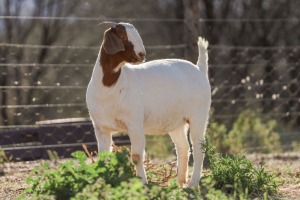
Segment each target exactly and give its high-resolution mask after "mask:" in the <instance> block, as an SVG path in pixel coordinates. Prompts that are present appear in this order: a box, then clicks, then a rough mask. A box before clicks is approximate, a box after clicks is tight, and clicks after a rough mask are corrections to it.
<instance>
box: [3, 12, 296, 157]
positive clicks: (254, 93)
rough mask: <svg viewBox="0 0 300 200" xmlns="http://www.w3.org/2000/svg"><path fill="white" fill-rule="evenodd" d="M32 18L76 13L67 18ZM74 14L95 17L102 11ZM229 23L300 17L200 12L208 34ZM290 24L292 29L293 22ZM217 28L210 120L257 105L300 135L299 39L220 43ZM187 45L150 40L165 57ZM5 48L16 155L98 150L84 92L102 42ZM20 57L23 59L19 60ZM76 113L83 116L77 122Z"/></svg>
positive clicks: (8, 117)
mask: <svg viewBox="0 0 300 200" xmlns="http://www.w3.org/2000/svg"><path fill="white" fill-rule="evenodd" d="M27 18H28V19H33V20H60V21H61V20H70V19H68V18H63V17H57V18H56V17H54V18H49V19H48V18H46V17H27ZM27 18H26V17H25V19H27ZM1 19H2V20H20V19H22V20H24V18H22V17H17V16H0V20H1ZM72 20H79V21H80V20H81V21H90V22H95V21H99V18H78V19H74V18H72ZM127 21H133V22H135V21H136V22H137V23H138V22H141V21H142V22H143V23H153V22H155V23H157V22H160V23H162V22H163V23H165V25H166V26H168V24H169V23H180V24H181V25H183V26H184V24H185V21H184V20H181V19H152V20H151V19H142V20H140V21H139V20H138V19H127ZM228 22H233V23H235V24H236V23H237V24H239V26H242V25H244V24H246V25H247V24H249V23H250V24H253V23H254V24H256V23H268V24H271V25H270V26H272V25H274V24H277V25H276V27H278V23H287V24H288V23H290V24H291V23H292V24H293V26H299V19H297V18H291V19H286V18H285V19H281V18H279V19H200V20H199V22H198V23H200V24H201V27H202V28H203V29H204V30H203V31H202V32H203V35H207V33H208V32H210V31H213V32H216V30H217V29H219V28H220V24H223V26H222V30H223V29H225V28H226V26H227V23H228ZM207 23H209V24H207ZM249 26H250V25H249ZM274 26H275V25H274ZM279 26H280V24H279ZM229 27H230V26H229ZM283 28H284V27H283ZM212 29H213V30H212ZM178 31H179V32H180V30H178ZM230 31H232V30H227V31H226V34H227V35H230ZM286 31H287V32H289V29H287V30H286ZM141 32H144V30H141ZM215 35H216V33H214V34H212V36H207V38H208V40H209V41H210V43H211V45H210V46H209V77H210V82H211V85H212V100H213V101H212V114H211V119H210V120H211V121H218V122H222V123H224V124H227V125H228V126H231V125H232V123H233V122H234V121H235V120H236V119H237V118H238V116H239V115H240V113H242V112H243V111H244V110H247V109H250V110H253V111H255V112H257V113H260V114H262V115H264V116H267V117H268V118H270V119H274V120H277V121H278V123H280V124H281V126H282V127H283V128H282V132H286V134H283V135H282V137H283V140H295V141H300V136H299V128H300V127H299V126H300V108H299V105H300V104H299V102H300V90H299V87H298V84H299V79H300V70H299V58H300V50H299V49H300V46H299V38H298V39H296V40H295V43H294V44H293V45H288V46H287V45H278V43H274V44H269V45H265V46H249V45H239V44H225V45H224V44H221V45H220V44H218V42H217V41H221V40H222V37H221V35H222V34H220V33H219V35H220V37H219V38H217V39H216V36H215ZM283 36H285V35H283ZM251 38H254V39H252V40H255V39H257V40H260V37H259V36H258V35H257V38H255V35H254V36H253V35H252V36H251ZM75 39H76V38H75ZM162 40H163V39H162ZM278 40H284V38H279V39H278ZM243 42H245V40H243ZM98 43H100V42H98ZM185 47H186V44H185V43H184V41H180V43H178V41H177V43H173V44H163V45H160V44H157V45H147V44H146V50H147V52H148V54H147V55H148V60H151V59H154V58H161V57H170V58H174V57H175V58H183V57H184V56H183V53H182V52H183V50H184V48H185ZM0 48H1V54H2V55H1V56H0V60H1V62H0V69H1V74H0V77H1V79H0V80H1V81H0V82H1V83H0V97H1V105H0V119H1V121H0V145H1V148H2V149H4V150H5V152H6V153H7V154H8V155H13V158H14V159H15V160H28V159H36V158H47V157H48V154H47V151H46V150H47V149H52V150H53V151H56V152H58V154H59V156H63V157H68V156H69V155H70V153H71V152H72V151H74V150H76V149H79V148H81V143H86V144H89V145H90V146H91V148H92V149H94V150H96V149H95V148H96V142H95V137H94V134H93V128H92V125H91V122H90V121H87V120H85V119H87V118H88V112H87V108H86V103H85V91H86V87H87V84H88V81H89V79H90V76H91V72H92V69H93V65H94V62H95V59H96V57H97V54H98V48H99V47H97V46H95V45H58V44H52V45H47V44H43V45H36V44H22V43H0ZM20 56H21V57H22V59H21V61H22V62H19V61H20V59H18V58H19V57H20ZM65 118H68V119H69V120H67V121H66V120H63V121H59V123H58V121H53V120H54V119H65ZM70 118H84V119H83V120H79V121H78V120H77V119H75V120H74V119H73V120H70ZM45 120H52V121H50V122H49V121H48V124H47V123H45V122H41V121H45ZM289 133H290V134H289ZM285 137H286V138H287V139H284V138H285ZM115 139H116V143H120V144H122V143H124V141H123V142H122V140H125V141H127V143H128V138H121V139H120V138H115ZM125 143H126V142H125ZM284 145H286V144H284ZM286 146H288V147H289V145H286ZM253 148H254V149H255V148H256V149H260V148H264V147H259V146H258V147H253ZM285 149H286V150H289V148H285Z"/></svg>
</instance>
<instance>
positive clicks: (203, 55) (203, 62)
mask: <svg viewBox="0 0 300 200" xmlns="http://www.w3.org/2000/svg"><path fill="white" fill-rule="evenodd" d="M207 47H208V41H207V40H206V39H204V38H202V37H198V48H199V56H198V61H197V65H198V67H199V69H200V70H201V71H202V72H203V73H204V74H205V76H206V77H207V78H208V72H207V71H208V53H207Z"/></svg>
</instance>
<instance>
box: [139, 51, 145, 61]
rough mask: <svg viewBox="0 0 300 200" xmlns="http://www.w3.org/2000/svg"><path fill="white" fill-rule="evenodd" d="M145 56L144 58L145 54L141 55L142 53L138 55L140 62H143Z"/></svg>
mask: <svg viewBox="0 0 300 200" xmlns="http://www.w3.org/2000/svg"><path fill="white" fill-rule="evenodd" d="M145 56H146V54H145V53H143V52H140V53H139V57H140V60H145Z"/></svg>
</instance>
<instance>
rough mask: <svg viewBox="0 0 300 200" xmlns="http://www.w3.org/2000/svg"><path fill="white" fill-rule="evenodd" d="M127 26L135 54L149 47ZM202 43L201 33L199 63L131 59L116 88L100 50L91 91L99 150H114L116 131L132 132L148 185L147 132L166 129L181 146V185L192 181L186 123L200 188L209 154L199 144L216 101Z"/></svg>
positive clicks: (133, 147)
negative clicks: (133, 62)
mask: <svg viewBox="0 0 300 200" xmlns="http://www.w3.org/2000/svg"><path fill="white" fill-rule="evenodd" d="M126 30H127V34H128V38H129V39H130V41H132V42H133V44H134V45H135V46H136V47H137V49H135V50H136V53H139V52H140V51H144V47H143V43H142V41H141V40H140V39H139V37H136V38H135V39H133V38H134V34H131V32H130V31H128V29H127V28H126ZM132 30H133V29H132ZM136 33H137V32H136ZM138 36H139V35H138ZM202 41H204V40H203V39H202V38H200V37H199V42H198V45H199V50H200V53H199V59H198V60H199V61H198V65H194V64H192V63H191V62H188V61H185V60H179V59H165V60H154V61H150V62H146V63H142V64H139V65H131V64H128V63H126V64H125V65H124V66H122V71H121V75H120V77H119V80H118V81H117V83H116V84H115V85H114V86H112V87H106V86H104V85H103V84H102V77H103V72H102V70H101V67H100V64H99V56H100V54H99V56H98V58H97V62H96V64H95V67H94V70H93V74H92V78H91V81H90V83H89V86H88V89H87V105H88V109H89V112H90V116H91V119H92V121H93V125H94V128H95V133H96V137H97V141H98V151H99V152H101V151H111V144H112V139H111V137H112V134H113V133H116V132H128V135H129V137H130V140H131V153H132V155H138V156H139V157H140V160H138V162H136V163H135V164H136V171H137V175H138V176H140V177H141V178H142V180H143V182H144V183H147V178H146V173H145V169H144V164H143V159H144V150H145V134H165V133H169V134H170V136H171V139H172V141H173V142H174V144H175V146H176V150H177V161H178V179H179V183H180V184H181V185H183V184H185V183H187V180H186V179H187V169H188V155H189V144H188V142H187V131H186V126H187V121H189V123H190V138H191V141H192V144H193V152H194V169H193V174H192V177H191V180H190V181H189V182H188V186H196V185H197V184H198V182H199V180H200V175H201V171H202V163H203V158H204V156H203V153H202V151H201V146H200V143H201V142H203V141H204V134H205V129H206V125H207V121H208V112H209V108H210V103H211V93H210V84H209V81H208V78H207V51H206V48H207V45H205V42H202ZM204 61H206V62H204Z"/></svg>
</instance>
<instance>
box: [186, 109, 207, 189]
mask: <svg viewBox="0 0 300 200" xmlns="http://www.w3.org/2000/svg"><path fill="white" fill-rule="evenodd" d="M204 113H205V112H204V111H203V114H204ZM207 120H208V114H207V115H206V116H205V117H203V116H202V117H200V118H196V119H191V120H190V140H191V143H192V148H193V158H194V164H193V173H192V177H191V179H190V181H189V183H188V187H195V186H198V184H199V181H200V177H201V173H202V168H203V160H204V153H203V152H202V149H201V144H202V143H203V142H204V141H205V130H206V126H207Z"/></svg>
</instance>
